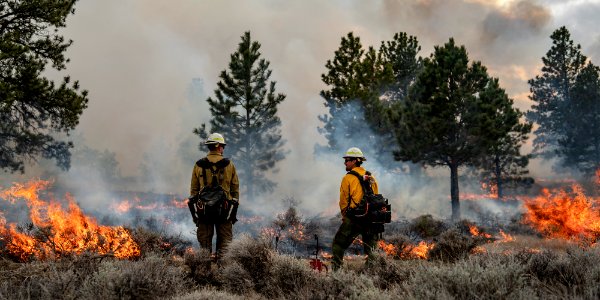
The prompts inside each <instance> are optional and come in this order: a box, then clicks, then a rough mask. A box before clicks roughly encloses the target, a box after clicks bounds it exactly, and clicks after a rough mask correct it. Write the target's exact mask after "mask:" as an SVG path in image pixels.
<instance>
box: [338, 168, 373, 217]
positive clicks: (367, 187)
mask: <svg viewBox="0 0 600 300" xmlns="http://www.w3.org/2000/svg"><path fill="white" fill-rule="evenodd" d="M347 174H351V175H354V176H356V178H358V181H359V182H360V186H361V187H362V189H363V194H364V195H370V194H373V188H372V187H371V185H370V184H369V183H368V182H366V181H365V180H364V179H363V177H362V175H360V174H358V172H356V171H354V170H350V171H348V173H347ZM365 174H366V175H371V172H369V171H367V173H365ZM348 197H349V198H350V199H348V205H347V206H346V209H345V210H348V208H350V203H351V202H352V196H351V195H348ZM363 198H364V196H363ZM360 201H361V202H362V199H360ZM358 204H360V202H358V203H357V205H358Z"/></svg>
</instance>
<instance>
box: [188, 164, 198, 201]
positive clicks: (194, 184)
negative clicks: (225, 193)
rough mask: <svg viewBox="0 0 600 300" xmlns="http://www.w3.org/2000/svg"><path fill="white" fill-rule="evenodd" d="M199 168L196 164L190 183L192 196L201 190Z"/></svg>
mask: <svg viewBox="0 0 600 300" xmlns="http://www.w3.org/2000/svg"><path fill="white" fill-rule="evenodd" d="M199 170H200V168H199V167H198V166H196V165H194V169H193V170H192V180H191V183H190V196H195V195H196V194H198V192H199V191H200V177H199V174H200V172H199Z"/></svg>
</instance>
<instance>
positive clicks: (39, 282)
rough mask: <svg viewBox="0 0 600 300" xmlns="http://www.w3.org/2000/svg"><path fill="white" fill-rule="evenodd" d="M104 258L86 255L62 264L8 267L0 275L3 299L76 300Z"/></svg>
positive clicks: (44, 263) (64, 260) (10, 265)
mask: <svg viewBox="0 0 600 300" xmlns="http://www.w3.org/2000/svg"><path fill="white" fill-rule="evenodd" d="M103 258H105V257H101V256H97V255H91V254H83V255H80V256H68V257H64V258H62V259H59V260H51V261H33V262H30V263H22V264H6V265H5V266H6V267H8V268H2V271H1V272H0V279H1V280H0V282H1V284H0V298H1V299H31V298H38V299H76V298H80V292H79V287H80V286H81V284H82V283H83V282H85V281H86V280H88V278H89V277H91V276H92V275H93V274H94V273H95V272H97V270H98V266H99V264H100V262H101V260H102V259H103Z"/></svg>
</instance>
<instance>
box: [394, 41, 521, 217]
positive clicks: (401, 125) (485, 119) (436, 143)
mask: <svg viewBox="0 0 600 300" xmlns="http://www.w3.org/2000/svg"><path fill="white" fill-rule="evenodd" d="M518 116H519V113H518V111H516V110H514V109H513V108H512V101H510V99H509V98H508V97H507V96H506V94H505V93H504V90H502V89H500V88H499V87H498V84H497V80H496V79H491V78H489V76H488V74H487V70H486V68H485V67H484V66H483V65H482V64H481V63H480V62H473V63H471V64H470V65H469V58H468V55H467V51H466V49H465V47H464V46H461V47H458V46H456V45H455V42H454V39H450V41H449V42H448V43H446V44H445V45H444V46H443V47H440V46H436V47H435V51H434V53H433V54H432V55H431V57H429V58H428V59H425V60H424V68H423V71H422V72H421V73H420V74H419V76H418V77H417V80H416V82H415V84H414V85H413V87H412V88H411V90H410V93H409V96H408V97H407V98H406V99H405V101H403V102H402V104H401V113H400V119H399V120H398V122H397V123H396V124H395V125H396V126H397V135H396V136H397V140H398V145H399V148H400V150H399V151H398V152H397V153H396V155H397V156H396V158H397V159H399V160H403V161H413V162H415V163H421V164H423V165H429V166H434V167H435V166H446V167H448V168H449V169H450V194H451V203H452V219H453V220H455V221H457V220H458V219H459V218H460V203H459V186H458V169H459V167H461V166H469V165H476V164H477V163H478V159H479V158H480V157H482V156H483V155H485V154H487V153H489V152H490V149H492V148H493V147H494V146H495V145H497V144H498V143H499V142H500V140H501V139H502V138H504V137H506V135H508V134H509V131H510V129H509V128H514V126H515V123H517V122H518Z"/></svg>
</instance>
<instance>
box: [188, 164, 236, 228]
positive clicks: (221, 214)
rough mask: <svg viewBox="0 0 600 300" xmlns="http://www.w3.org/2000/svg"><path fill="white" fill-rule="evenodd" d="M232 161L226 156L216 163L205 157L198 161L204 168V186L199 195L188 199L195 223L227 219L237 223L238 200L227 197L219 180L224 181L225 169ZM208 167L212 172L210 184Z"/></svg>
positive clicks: (219, 221) (213, 222)
mask: <svg viewBox="0 0 600 300" xmlns="http://www.w3.org/2000/svg"><path fill="white" fill-rule="evenodd" d="M229 163H230V161H229V160H228V159H227V158H224V159H222V160H220V161H218V162H216V163H213V162H210V161H209V160H208V159H207V158H203V159H201V160H199V161H198V162H196V165H197V166H198V167H200V168H202V178H203V183H204V185H203V187H202V189H200V192H199V193H198V194H197V195H194V196H192V197H191V198H190V199H189V201H188V206H189V209H190V212H191V213H192V218H193V219H194V223H196V224H198V223H202V224H221V223H224V222H226V221H228V220H229V221H232V223H235V221H237V219H236V213H237V206H238V205H237V204H238V203H237V201H232V200H229V199H228V198H227V193H225V190H223V187H222V186H221V185H220V184H219V182H222V181H223V169H224V168H225V167H227V166H228V165H229ZM206 169H210V170H211V173H212V178H211V184H210V185H208V179H207V176H206Z"/></svg>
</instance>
